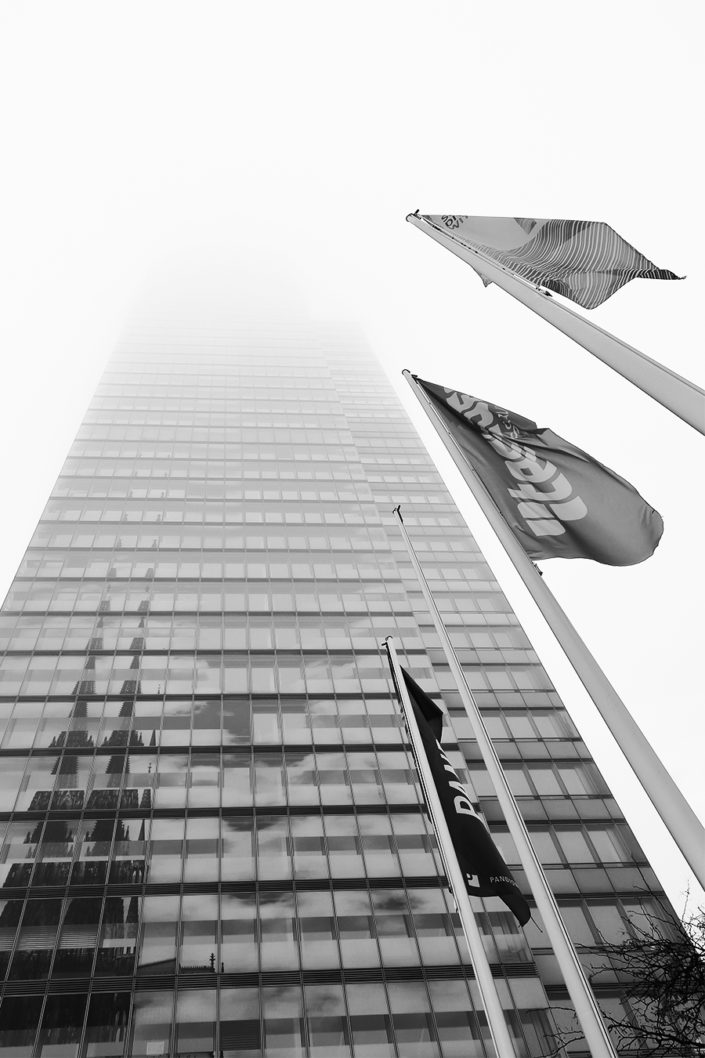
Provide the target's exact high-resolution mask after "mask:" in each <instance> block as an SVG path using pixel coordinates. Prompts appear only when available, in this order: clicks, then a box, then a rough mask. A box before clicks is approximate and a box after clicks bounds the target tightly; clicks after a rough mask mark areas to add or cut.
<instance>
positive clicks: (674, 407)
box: [406, 213, 705, 434]
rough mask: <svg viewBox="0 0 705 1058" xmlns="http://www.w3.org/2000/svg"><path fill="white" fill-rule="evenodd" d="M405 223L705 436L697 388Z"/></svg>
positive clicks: (449, 240) (434, 233) (519, 282)
mask: <svg viewBox="0 0 705 1058" xmlns="http://www.w3.org/2000/svg"><path fill="white" fill-rule="evenodd" d="M406 219H407V220H408V221H409V223H410V224H413V225H414V227H416V228H420V229H421V231H425V232H426V234H427V235H430V236H431V238H432V239H435V241H436V242H438V243H440V244H441V246H445V247H446V249H448V250H450V251H451V253H454V254H455V256H456V257H459V258H460V259H461V260H462V261H465V263H466V264H469V265H471V267H472V268H474V269H476V271H478V272H480V273H481V274H482V275H483V276H484V277H485V278H486V279H488V280H490V281H491V282H492V283H496V284H497V286H499V287H501V288H502V289H503V290H505V291H506V292H507V294H511V296H512V297H513V298H516V300H517V301H520V302H521V303H522V305H526V307H527V308H529V309H531V311H532V312H535V313H536V314H537V315H538V316H541V317H543V319H544V320H547V321H548V322H549V323H550V324H552V326H554V327H557V328H558V330H559V331H562V332H563V334H565V335H566V336H567V337H568V338H572V339H573V341H574V342H577V343H578V345H582V347H583V349H587V351H588V352H589V353H592V354H593V356H596V357H597V358H598V360H602V362H603V363H604V364H607V365H608V367H611V368H612V369H613V371H616V372H617V374H619V375H621V376H622V378H626V379H627V380H628V381H629V382H632V383H633V384H634V385H635V386H637V387H638V388H639V389H640V390H641V391H642V392H643V393H646V394H647V395H648V396H649V397H653V399H654V400H655V401H658V403H659V404H662V405H663V407H664V408H668V410H669V411H672V412H673V414H674V415H677V416H678V417H679V418H680V419H682V420H683V422H687V423H688V424H689V425H690V426H692V427H693V429H694V430H697V431H698V432H699V433H701V434H705V391H704V390H702V389H700V387H699V386H696V385H695V383H694V382H691V381H690V380H689V379H687V378H683V376H682V375H679V374H677V373H676V372H675V371H672V370H671V369H670V368H669V367H666V366H665V365H664V364H660V363H658V361H657V360H652V359H651V357H649V356H645V354H644V353H642V352H640V351H639V350H638V349H635V348H634V346H633V345H628V344H627V342H623V341H622V339H621V338H616V337H615V336H614V335H613V334H610V333H609V331H605V330H603V329H602V327H598V325H597V324H596V323H593V322H592V321H591V320H587V319H585V317H584V316H580V315H579V314H578V313H577V312H573V310H572V309H570V308H568V307H567V306H566V305H562V304H560V303H559V302H557V301H554V300H553V299H552V298H551V296H550V295H549V294H547V293H545V292H543V291H540V290H537V288H536V286H534V284H532V283H529V282H528V281H527V280H525V279H523V278H522V277H521V276H517V275H515V274H514V273H512V272H511V271H510V270H509V269H508V268H505V267H504V265H501V264H499V263H498V262H497V261H493V260H492V258H490V257H487V256H486V255H485V254H484V253H482V252H481V251H480V250H475V249H472V248H471V247H469V246H465V245H464V244H463V243H462V242H460V240H459V239H457V238H455V237H454V236H453V235H452V234H451V233H450V232H446V231H443V229H442V228H439V227H438V226H437V225H435V224H434V223H433V222H432V221H429V220H427V219H426V218H425V217H421V216H419V215H418V214H416V213H410V214H409V216H408V217H407V218H406Z"/></svg>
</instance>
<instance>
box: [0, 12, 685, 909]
mask: <svg viewBox="0 0 705 1058" xmlns="http://www.w3.org/2000/svg"><path fill="white" fill-rule="evenodd" d="M699 18H700V8H698V7H697V5H693V4H688V3H680V2H676V3H673V4H670V5H668V7H667V8H664V7H663V5H659V4H656V3H655V2H651V0H648V2H646V3H643V2H641V3H636V2H633V0H625V2H623V3H621V4H619V5H614V4H608V3H606V2H603V0H598V2H596V3H593V4H591V5H590V6H589V9H585V8H580V7H575V6H572V5H565V4H558V3H555V2H552V0H551V2H548V3H544V4H542V5H541V6H540V7H538V8H537V7H535V6H532V5H527V4H523V3H519V2H500V3H495V4H479V3H467V2H465V3H462V2H434V3H416V2H413V0H412V2H404V3H402V2H401V0H399V2H396V0H393V2H386V3H381V4H380V3H375V4H372V3H367V2H362V3H360V2H358V3H355V4H350V5H348V4H330V3H314V2H306V0H304V2H301V3H296V4H289V3H284V2H274V0H272V2H263V3H260V4H250V3H245V2H242V3H233V2H227V3H219V2H216V0H213V2H206V3H201V4H195V3H179V2H173V0H172V2H169V3H161V2H159V0H154V2H151V3H149V4H143V3H131V2H127V3H120V4H117V3H110V2H106V3H102V4H95V3H85V4H83V3H72V2H65V3H62V4H60V5H57V4H50V3H41V2H38V3H33V4H31V5H27V4H23V3H20V2H8V3H5V4H4V5H3V6H2V8H0V42H1V43H0V98H2V100H3V104H2V113H1V115H0V132H1V134H2V141H1V142H2V144H3V147H4V155H5V162H4V165H3V169H2V172H1V173H0V191H1V192H2V194H1V195H0V210H1V212H2V216H1V218H0V222H1V225H2V241H1V243H0V293H1V295H2V306H3V307H2V311H1V313H0V342H1V348H2V356H3V360H2V388H1V392H0V412H1V414H0V433H1V436H2V451H3V453H4V459H3V461H2V465H3V499H4V504H3V510H4V518H3V523H2V554H1V557H2V570H1V572H0V593H1V594H3V595H4V592H5V591H6V589H7V587H8V586H9V583H10V580H11V578H12V576H13V575H14V572H15V570H16V568H17V565H18V563H19V560H20V558H21V556H22V553H23V550H24V548H25V546H26V544H27V541H28V539H29V537H30V535H31V532H32V530H33V528H34V525H35V524H36V521H37V518H38V517H39V515H40V513H41V510H42V508H43V505H44V502H45V500H46V498H47V496H48V494H49V491H50V489H51V487H52V485H53V482H54V480H55V478H56V475H57V473H58V471H59V469H60V467H61V464H62V462H63V459H64V457H65V454H66V451H67V449H68V447H69V444H70V442H71V440H72V438H73V436H74V434H75V432H76V429H77V427H78V424H79V422H80V420H81V417H82V415H83V412H84V411H85V408H86V405H87V403H88V400H89V399H90V396H91V394H92V392H93V389H94V388H95V385H96V383H97V381H98V379H99V377H100V374H101V371H102V369H103V366H104V364H105V362H106V359H107V357H108V355H109V354H110V351H111V350H112V348H113V347H114V346H115V344H116V343H117V342H118V341H119V340H120V338H121V336H122V335H123V334H125V333H126V332H129V330H130V329H131V328H132V327H133V326H134V321H136V320H139V319H144V318H145V316H148V317H149V318H152V319H155V318H163V319H173V318H174V317H175V316H178V318H179V319H204V318H205V319H207V320H208V321H212V322H215V321H216V320H223V319H227V318H230V317H234V318H239V317H241V316H243V315H244V316H247V317H248V318H251V319H255V320H257V319H260V320H272V319H276V320H278V321H280V322H286V321H289V320H290V321H292V325H293V324H294V323H295V321H297V320H307V319H309V320H324V321H326V322H333V321H340V322H341V324H342V325H344V326H346V327H352V328H354V329H356V330H358V331H359V332H361V333H363V334H364V335H365V336H366V340H367V341H368V343H369V344H370V346H371V347H372V348H373V350H374V351H375V352H376V354H377V355H378V356H379V358H380V360H381V361H382V363H383V364H384V366H385V369H386V370H387V371H388V373H389V375H390V378H392V380H393V381H394V384H395V386H396V387H397V389H398V391H399V393H400V397H401V399H402V400H403V401H404V403H405V405H406V407H407V408H408V409H409V412H410V414H411V415H412V417H413V419H414V421H415V422H417V423H418V425H419V429H420V431H421V432H422V434H423V436H424V438H425V439H427V441H428V444H429V447H430V448H431V450H432V453H433V455H434V457H436V458H437V461H438V464H439V466H440V467H441V469H442V471H443V473H444V474H445V476H446V479H447V481H448V482H449V484H450V485H451V488H452V490H453V493H454V495H455V497H456V500H457V501H458V503H459V504H460V506H461V509H462V510H463V512H464V514H465V515H466V517H467V518H468V521H469V523H470V525H471V528H472V529H473V532H474V533H475V534H476V536H477V539H478V541H479V543H480V544H481V546H482V547H483V548H484V549H485V551H486V553H487V556H488V558H489V560H490V562H491V564H492V565H493V567H494V568H495V570H496V573H497V576H498V579H499V580H500V583H501V584H502V586H503V588H504V589H505V591H506V592H507V594H508V595H509V598H510V601H511V602H512V604H513V605H514V607H515V608H516V610H517V613H518V614H519V616H520V618H521V619H522V621H523V622H524V624H525V626H526V628H527V631H528V632H529V634H530V637H531V638H532V640H533V641H534V643H535V645H536V648H537V649H538V651H539V654H540V656H541V658H542V660H543V661H544V663H545V665H546V667H547V668H548V670H549V673H550V674H551V676H552V677H553V679H554V681H555V682H556V685H557V687H558V689H559V691H560V692H561V694H562V695H563V697H564V699H565V701H566V704H567V705H568V707H569V709H570V710H571V712H572V713H573V715H574V717H575V719H576V721H577V723H578V726H579V727H580V729H581V731H582V732H583V733H584V735H585V737H586V739H587V741H588V744H589V746H590V749H591V750H592V752H593V753H594V754H595V757H596V759H597V761H598V764H599V765H600V767H601V768H602V770H603V772H604V774H605V776H606V778H607V780H608V782H609V783H610V784H611V785H612V786H613V789H614V792H615V794H616V795H617V797H618V799H619V801H620V804H621V805H622V807H623V808H624V810H625V811H626V813H627V815H628V818H629V821H630V823H631V824H632V825H633V827H634V829H635V831H636V833H637V836H638V838H639V840H640V841H641V843H642V844H643V846H644V849H645V851H646V852H647V854H648V855H649V857H650V858H651V860H652V863H653V865H654V867H655V869H656V871H657V873H658V875H659V877H660V879H661V880H662V882H663V884H664V885H665V886H666V887H667V890H668V892H669V894H670V895H671V897H672V899H673V900H674V902H675V903H676V904H677V905H678V906H681V905H682V897H681V893H682V892H683V890H684V888H685V886H686V884H687V881H688V871H687V870H686V869H685V867H684V864H683V861H682V860H681V858H680V856H679V854H678V853H677V851H675V846H674V845H673V844H672V842H671V841H670V839H669V837H668V835H667V834H666V833H665V832H664V829H663V827H662V826H661V824H660V823H659V822H658V820H657V819H656V817H655V814H654V812H653V810H652V809H651V808H650V807H649V806H648V804H647V803H646V800H645V798H644V796H643V794H641V792H640V791H639V789H638V787H637V784H636V783H635V781H634V779H633V777H632V776H631V774H630V772H629V769H628V768H627V767H626V765H625V764H624V762H623V761H622V759H621V757H620V755H619V753H618V752H617V751H615V750H614V749H613V748H612V747H611V740H610V739H609V736H607V735H606V733H605V729H604V727H603V725H602V724H601V723H600V722H599V721H597V720H595V719H594V717H593V716H592V711H591V708H590V706H589V703H588V702H587V700H586V697H585V695H584V693H583V692H582V690H581V688H580V687H579V685H578V683H577V680H576V679H575V677H574V676H573V675H572V672H571V670H570V668H569V666H568V665H567V663H566V662H565V660H564V659H563V657H562V655H561V654H560V652H559V651H558V650H557V648H556V647H555V645H554V644H553V642H552V640H551V637H550V635H549V633H548V632H547V631H546V630H545V628H544V626H543V624H542V622H541V619H540V618H539V617H538V616H537V615H536V614H535V612H534V608H533V605H532V604H531V602H530V601H529V600H527V598H526V596H525V593H524V591H523V589H522V587H521V585H519V584H518V579H517V577H516V575H515V574H514V573H513V570H512V569H511V568H510V567H508V563H507V562H506V560H505V558H504V556H503V554H502V552H501V551H500V549H499V547H498V545H497V544H496V542H495V541H494V539H493V537H492V534H491V532H490V530H489V529H488V528H487V527H486V526H485V524H484V522H483V521H482V519H481V518H480V516H479V515H478V512H477V509H476V508H475V506H474V504H473V502H472V501H471V500H470V499H469V498H468V497H467V495H466V490H465V487H464V485H463V484H462V482H461V481H460V479H459V477H458V475H457V474H456V472H455V471H454V469H453V468H452V466H450V461H449V459H448V457H447V456H446V455H445V453H444V452H443V451H442V450H441V446H440V444H439V443H438V442H437V440H436V439H435V437H434V435H433V432H432V430H431V429H430V427H429V426H428V424H427V423H426V422H425V421H424V420H423V418H422V417H420V413H419V410H418V409H417V407H416V403H415V400H414V398H413V396H412V395H411V394H410V393H409V392H408V387H407V386H406V384H405V383H404V382H403V380H401V379H400V376H399V373H400V371H401V369H402V368H403V367H408V368H410V369H411V370H412V371H414V372H418V373H419V374H421V375H422V376H424V377H426V378H430V379H431V380H433V381H437V382H440V383H443V384H447V385H452V386H454V387H457V388H459V389H462V390H464V391H466V392H469V393H472V394H474V395H476V396H479V397H482V398H485V399H488V400H491V401H493V402H496V403H499V404H502V405H504V406H506V407H509V408H512V409H513V410H515V411H517V412H519V413H520V414H523V415H526V416H528V417H530V418H533V419H535V420H536V421H537V422H538V423H539V424H540V425H548V426H551V427H552V428H553V429H554V430H556V431H557V432H558V433H559V434H561V435H563V436H565V437H566V438H567V439H568V440H570V441H571V442H572V443H574V444H576V445H578V446H579V447H581V448H585V449H586V450H587V451H589V452H590V453H591V454H592V455H594V456H595V457H596V458H597V459H599V460H601V461H602V462H604V463H606V464H607V465H608V466H610V467H612V468H613V469H614V470H616V471H617V472H618V473H620V474H622V475H623V476H624V477H626V478H627V479H628V480H630V481H631V482H632V483H633V484H634V485H635V486H636V487H637V488H638V489H639V491H640V492H641V493H642V495H643V496H644V497H645V498H646V499H647V500H648V502H650V503H651V504H652V505H653V506H654V507H656V508H657V509H658V510H659V511H660V512H661V514H662V515H663V517H664V521H665V533H664V537H663V541H662V543H661V544H660V546H659V548H658V550H657V552H656V554H655V555H654V556H653V558H651V559H649V560H648V561H647V562H645V563H643V564H642V565H640V566H636V567H631V568H627V569H612V568H608V567H605V566H597V565H596V564H594V563H588V562H582V561H578V562H562V563H561V562H559V561H553V562H547V563H544V572H545V577H546V581H547V582H548V584H549V586H550V587H551V589H552V590H554V591H555V594H556V595H557V597H558V599H559V601H560V602H561V604H562V605H563V607H564V608H565V609H566V611H567V612H568V614H569V616H570V617H571V619H572V620H573V621H574V623H575V624H576V626H577V628H578V630H579V631H580V632H581V633H582V634H583V636H584V638H585V640H586V641H587V643H588V645H589V646H590V648H591V649H592V651H593V652H594V654H595V656H596V657H597V659H598V660H599V662H600V663H601V664H602V666H603V667H604V669H605V671H606V673H607V674H608V676H609V677H610V679H611V680H612V681H613V683H614V684H615V686H616V688H617V690H618V691H619V692H620V693H621V694H622V696H623V698H624V699H625V701H626V702H627V704H628V705H629V707H630V708H631V709H632V711H633V713H634V715H635V716H636V717H637V719H638V721H639V722H640V724H641V725H642V726H643V729H644V731H645V732H646V733H647V735H648V736H649V737H650V738H651V739H652V741H653V743H654V745H655V746H656V747H657V749H658V750H659V752H660V754H661V755H662V758H663V760H664V762H665V763H666V765H667V766H668V767H669V769H671V770H672V772H673V774H674V776H675V777H676V779H677V781H678V782H679V784H681V786H682V788H683V790H684V792H685V793H686V795H687V796H688V798H689V799H690V801H691V803H692V804H693V805H694V807H695V808H696V810H699V811H700V813H701V814H702V813H704V812H705V784H703V783H702V779H701V759H700V758H701V756H702V745H703V735H704V734H705V731H704V729H703V721H702V699H703V692H702V682H703V678H702V671H701V670H702V666H701V665H700V664H699V660H700V652H701V650H702V618H701V614H700V599H701V597H702V587H703V584H702V561H701V553H702V544H701V535H702V529H701V528H700V523H701V522H702V515H703V500H702V489H701V488H700V486H699V481H698V466H699V463H698V459H699V458H702V454H703V450H704V448H705V445H704V444H703V438H702V437H700V436H699V435H697V434H696V433H695V432H694V431H693V430H691V429H690V428H688V427H686V426H685V425H684V424H682V423H681V422H680V421H679V420H676V419H675V418H674V417H673V416H672V415H670V414H669V413H668V412H666V411H665V410H664V409H663V408H661V407H660V406H658V405H657V404H655V403H654V402H653V401H651V400H650V399H649V398H647V397H645V396H644V395H643V394H641V393H639V392H638V391H636V390H635V389H634V388H633V387H631V386H630V385H629V384H628V383H626V382H625V381H624V380H622V379H620V378H619V377H617V376H616V375H615V374H614V373H612V372H610V371H609V369H608V368H606V367H605V366H604V365H602V364H600V363H598V362H597V361H595V360H593V359H592V358H591V357H589V356H588V354H587V353H585V352H584V351H582V350H580V349H579V348H578V347H577V346H573V345H572V344H571V343H570V342H569V340H568V339H566V338H564V337H563V336H562V335H560V334H558V333H557V332H554V331H552V330H551V328H550V327H549V326H548V325H547V324H546V323H544V322H543V321H541V320H539V319H538V318H536V317H533V316H532V315H531V314H530V313H529V312H528V311H527V310H526V309H524V308H523V307H522V306H520V305H518V304H516V303H515V302H513V301H511V299H509V298H508V297H507V296H506V295H504V294H503V293H502V292H501V291H499V290H497V289H495V288H489V289H488V290H484V289H483V287H482V285H481V283H480V281H479V280H478V279H477V277H476V276H475V275H474V273H473V272H472V271H471V270H470V269H469V268H467V267H465V266H464V265H463V264H462V263H461V262H459V261H458V260H457V259H455V258H453V257H452V256H451V255H450V254H448V253H446V252H445V251H443V250H442V249H441V248H440V247H438V246H437V245H435V244H434V243H432V242H431V240H429V239H427V238H425V237H424V236H423V234H422V233H421V232H419V231H417V230H415V229H414V228H412V226H411V225H409V224H406V223H405V221H404V217H405V215H406V214H407V213H408V212H411V211H413V210H414V209H416V208H419V207H420V208H421V211H422V212H429V213H434V212H438V213H442V212H457V213H474V214H489V215H505V214H510V215H520V216H538V217H543V216H549V217H550V216H554V217H576V218H593V219H602V220H606V221H608V222H609V223H611V224H612V225H613V226H614V227H615V228H616V229H617V230H618V231H619V232H620V233H621V234H622V235H623V236H624V237H625V238H626V239H628V240H629V241H630V242H632V243H633V244H634V245H635V246H636V247H637V248H638V249H639V250H641V251H642V252H643V253H645V254H646V255H647V256H649V257H650V258H651V259H652V260H653V261H654V262H655V263H656V264H657V265H660V266H663V267H667V268H671V269H673V270H674V271H676V272H678V273H679V274H687V275H688V279H687V280H686V281H685V282H683V283H656V282H647V281H644V280H638V281H635V282H633V283H631V284H630V285H629V286H628V287H626V288H625V289H623V290H621V291H619V292H618V293H617V294H616V295H615V296H614V297H613V298H612V299H611V300H610V301H609V302H608V303H606V304H605V305H603V306H601V307H600V308H599V309H598V310H596V311H595V312H593V313H592V314H591V317H592V318H593V319H595V321H596V322H598V323H599V324H600V325H601V326H603V327H605V328H607V329H608V330H611V331H613V332H614V333H616V334H617V335H619V336H620V337H622V338H624V339H625V340H626V341H628V342H631V343H632V344H634V345H636V346H637V347H639V348H641V349H642V350H643V351H644V352H645V353H647V354H648V355H649V356H652V357H654V358H655V359H659V360H662V361H663V362H664V363H666V364H668V365H669V366H670V367H671V368H673V369H674V370H676V371H678V372H680V373H681V374H683V375H685V376H687V377H690V378H694V379H695V380H696V381H698V380H699V381H700V383H701V384H702V374H703V372H702V367H701V358H700V356H699V355H698V350H697V347H696V340H695V336H696V335H697V336H698V337H699V331H700V326H699V325H700V317H699V306H700V304H701V302H702V288H703V268H702V261H701V254H700V248H701V246H702V245H703V231H702V227H703V222H702V216H703V213H702V210H701V208H700V198H701V192H700V184H701V181H702V171H701V169H700V165H699V158H698V156H697V155H696V150H697V148H698V143H697V140H698V137H697V136H696V135H694V134H693V133H694V129H697V127H699V124H700V113H699V108H698V106H697V103H698V99H699V91H698V89H699V87H700V86H699V82H698V81H697V80H696V69H697V63H698V62H699V59H700V56H699V54H698V53H696V47H697V45H696V41H699V40H701V39H702V35H701V33H702V30H701V27H700V26H699V25H698V22H699Z"/></svg>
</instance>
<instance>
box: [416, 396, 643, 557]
mask: <svg viewBox="0 0 705 1058" xmlns="http://www.w3.org/2000/svg"><path fill="white" fill-rule="evenodd" d="M414 378H416V381H417V383H418V385H419V386H420V387H421V388H422V389H423V390H424V392H425V393H426V395H427V397H428V399H429V400H430V401H431V403H432V405H433V407H434V408H435V409H436V411H437V412H438V415H439V416H440V418H441V420H442V421H443V422H444V423H445V425H446V427H447V428H448V432H449V433H450V434H451V436H452V437H453V438H454V440H455V442H456V444H457V446H458V448H459V449H460V450H461V451H462V453H463V456H464V457H465V459H466V460H467V462H468V463H469V464H470V466H471V467H472V469H473V470H474V471H475V473H476V474H477V476H478V477H479V478H480V480H481V481H482V483H483V485H484V486H485V488H486V489H487V491H488V492H489V494H490V496H491V497H492V499H493V500H494V502H495V504H496V506H497V507H498V508H499V510H500V513H501V514H502V516H503V517H504V520H505V521H506V523H507V525H508V526H509V528H510V529H511V530H512V532H513V533H514V536H515V537H516V538H517V540H518V541H519V543H520V544H521V545H522V547H523V548H524V550H525V551H526V553H527V555H529V557H530V558H532V559H543V558H591V559H593V560H594V561H595V562H604V563H605V564H606V565H608V566H632V565H635V564H636V563H637V562H643V561H644V559H646V558H649V556H650V555H652V554H653V553H654V550H655V549H656V547H657V545H658V542H659V540H660V539H661V534H662V532H663V519H662V518H661V515H660V514H659V513H658V511H655V510H654V509H653V507H650V506H649V504H648V503H647V502H646V501H645V500H644V499H643V497H642V496H640V495H639V493H638V492H637V491H636V489H635V488H634V486H633V485H630V484H629V482H628V481H625V480H624V478H621V477H620V476H619V474H615V472H614V471H613V470H610V469H609V468H608V467H606V466H603V464H602V463H598V462H597V460H596V459H593V458H592V456H589V455H588V454H587V452H583V451H582V450H581V449H580V448H576V447H575V445H572V444H570V442H569V441H565V440H564V439H563V438H562V437H559V436H558V434H556V433H554V432H553V430H550V429H547V428H542V427H539V426H537V425H536V423H535V422H532V421H531V419H525V418H524V417H523V416H522V415H516V414H515V413H514V412H512V411H507V410H506V408H501V407H499V406H498V405H497V404H488V403H486V402H485V401H483V400H477V399H476V398H475V397H470V396H468V394H467V393H461V392H460V391H458V390H454V389H448V388H447V387H445V386H438V385H436V384H435V383H434V382H424V380H423V379H421V378H417V377H416V376H414Z"/></svg>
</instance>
